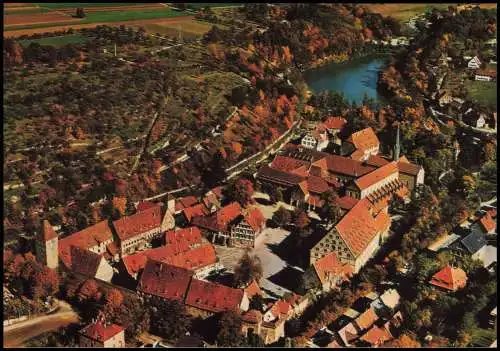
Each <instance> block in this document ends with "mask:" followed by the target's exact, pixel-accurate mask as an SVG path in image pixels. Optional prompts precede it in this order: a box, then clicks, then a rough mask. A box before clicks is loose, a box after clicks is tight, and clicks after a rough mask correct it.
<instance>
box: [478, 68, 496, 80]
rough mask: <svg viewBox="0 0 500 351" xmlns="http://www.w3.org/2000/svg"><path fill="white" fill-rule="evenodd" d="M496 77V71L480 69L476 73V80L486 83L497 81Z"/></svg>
mask: <svg viewBox="0 0 500 351" xmlns="http://www.w3.org/2000/svg"><path fill="white" fill-rule="evenodd" d="M496 77H497V72H496V70H492V69H490V70H486V69H480V70H478V71H477V72H476V75H475V77H474V79H475V80H479V81H484V82H491V81H492V80H495V79H496Z"/></svg>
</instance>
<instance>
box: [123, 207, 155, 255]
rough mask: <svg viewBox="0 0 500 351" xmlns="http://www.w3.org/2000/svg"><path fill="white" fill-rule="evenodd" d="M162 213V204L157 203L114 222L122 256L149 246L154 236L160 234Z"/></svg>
mask: <svg viewBox="0 0 500 351" xmlns="http://www.w3.org/2000/svg"><path fill="white" fill-rule="evenodd" d="M161 214H162V213H161V205H157V206H155V207H151V208H149V209H147V210H144V211H142V212H137V213H136V214H133V215H131V216H127V217H122V218H120V219H118V220H116V221H114V222H113V226H114V228H115V230H116V234H117V235H118V238H120V249H121V253H122V256H126V255H130V254H132V253H134V252H135V251H137V250H143V249H145V248H147V247H148V244H149V243H150V242H151V240H152V239H153V238H156V237H158V236H160V234H161V233H162V231H161V229H162V228H161V224H162V217H161Z"/></svg>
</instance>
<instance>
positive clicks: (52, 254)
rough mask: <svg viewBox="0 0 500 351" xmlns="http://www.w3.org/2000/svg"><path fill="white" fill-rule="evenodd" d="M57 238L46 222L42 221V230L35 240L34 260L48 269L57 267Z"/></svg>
mask: <svg viewBox="0 0 500 351" xmlns="http://www.w3.org/2000/svg"><path fill="white" fill-rule="evenodd" d="M58 240H59V239H58V237H57V233H56V231H55V230H54V229H53V228H52V225H50V223H49V221H48V220H44V221H43V224H42V230H41V231H40V235H39V237H38V238H37V240H36V243H35V246H36V247H35V249H36V258H37V259H38V261H40V262H42V263H43V264H44V265H46V266H47V267H49V268H52V269H56V268H57V266H58V265H59V251H58Z"/></svg>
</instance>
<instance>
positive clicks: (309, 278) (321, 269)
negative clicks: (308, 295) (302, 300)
mask: <svg viewBox="0 0 500 351" xmlns="http://www.w3.org/2000/svg"><path fill="white" fill-rule="evenodd" d="M352 272H353V267H351V266H350V265H348V264H345V263H341V262H339V260H338V259H337V255H336V254H335V253H334V252H331V253H329V254H327V255H326V256H324V257H322V258H320V259H318V260H317V261H315V262H314V263H313V264H312V265H311V266H310V267H309V269H307V270H306V272H305V273H304V275H303V281H304V289H305V290H310V289H321V290H322V291H324V292H328V291H330V290H331V289H335V288H337V287H338V286H339V285H340V284H341V283H342V282H343V281H346V280H349V278H350V277H351V275H352Z"/></svg>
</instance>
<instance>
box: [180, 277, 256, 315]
mask: <svg viewBox="0 0 500 351" xmlns="http://www.w3.org/2000/svg"><path fill="white" fill-rule="evenodd" d="M249 303H250V301H249V300H248V297H247V295H246V293H245V291H244V290H243V289H234V288H230V287H227V286H224V285H220V284H216V283H211V282H207V281H203V280H197V279H192V281H191V284H190V285H189V290H188V292H187V294H186V300H185V304H186V307H187V311H188V313H189V314H191V315H192V316H196V317H201V318H207V317H210V316H212V315H214V314H215V313H218V312H223V311H235V312H241V311H247V310H248V308H249Z"/></svg>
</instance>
